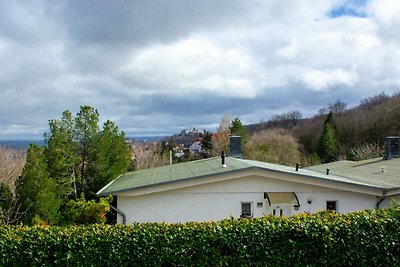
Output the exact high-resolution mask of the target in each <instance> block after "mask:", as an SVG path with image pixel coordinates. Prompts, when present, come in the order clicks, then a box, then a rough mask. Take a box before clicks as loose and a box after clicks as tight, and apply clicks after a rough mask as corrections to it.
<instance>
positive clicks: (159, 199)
mask: <svg viewBox="0 0 400 267" xmlns="http://www.w3.org/2000/svg"><path fill="white" fill-rule="evenodd" d="M264 192H295V193H296V195H297V197H298V198H299V202H300V205H301V206H300V209H299V210H298V211H295V210H294V208H293V206H289V205H278V206H279V209H283V214H284V215H285V216H290V215H294V214H296V213H303V212H305V211H307V212H315V211H317V210H324V209H325V208H326V201H337V209H338V211H339V212H341V213H346V212H350V211H355V210H361V209H367V208H368V209H374V208H375V205H376V202H377V201H378V199H379V198H378V197H376V196H371V195H366V194H360V193H354V192H349V191H341V190H335V189H329V188H324V187H319V186H311V185H306V184H301V183H293V182H287V181H280V180H276V179H270V178H265V177H260V176H249V177H242V178H237V179H234V180H227V181H221V182H214V183H208V184H204V185H197V186H191V187H187V188H182V189H175V190H169V191H165V192H158V193H151V194H146V195H140V196H129V193H128V194H127V193H125V195H118V208H119V209H120V210H122V211H123V212H124V213H125V214H126V216H127V223H128V224H130V223H132V222H171V223H175V222H186V221H211V220H220V219H224V218H228V217H230V216H233V217H235V218H238V217H239V216H240V214H241V202H251V203H252V210H253V215H254V216H255V217H259V216H263V215H265V214H272V212H273V209H276V213H277V214H279V209H277V208H278V207H276V206H273V207H270V206H269V205H268V204H267V201H266V200H265V199H264ZM309 197H312V199H313V200H312V203H311V204H308V203H307V199H308V198H309ZM258 202H261V203H263V204H262V207H257V203H258ZM118 221H119V222H121V218H118Z"/></svg>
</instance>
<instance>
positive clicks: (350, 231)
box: [0, 205, 400, 266]
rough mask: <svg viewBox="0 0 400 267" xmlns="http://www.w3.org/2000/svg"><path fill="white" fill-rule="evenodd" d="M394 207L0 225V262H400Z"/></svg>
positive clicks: (398, 210)
mask: <svg viewBox="0 0 400 267" xmlns="http://www.w3.org/2000/svg"><path fill="white" fill-rule="evenodd" d="M399 229H400V206H399V205H396V206H394V207H393V208H390V209H379V210H367V211H360V212H354V213H349V214H337V213H330V212H319V213H316V214H312V215H307V214H302V215H298V216H294V217H290V218H279V217H275V216H268V217H264V218H258V219H242V220H238V219H233V218H232V219H226V220H223V221H219V222H206V223H186V224H166V223H149V224H133V225H130V226H126V225H90V226H68V227H56V226H34V227H28V226H0V265H1V266H24V265H25V266H26V265H29V266H55V265H56V266H307V265H308V266H400V233H399Z"/></svg>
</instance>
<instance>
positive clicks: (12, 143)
mask: <svg viewBox="0 0 400 267" xmlns="http://www.w3.org/2000/svg"><path fill="white" fill-rule="evenodd" d="M166 137H168V136H156V135H154V136H127V137H126V138H127V139H137V140H140V141H147V142H152V141H160V140H162V139H164V138H166ZM30 144H36V145H38V146H44V145H45V142H44V140H43V139H42V140H30V139H18V140H17V139H15V140H12V139H10V140H0V146H5V147H10V148H13V149H21V150H27V149H28V148H29V145H30Z"/></svg>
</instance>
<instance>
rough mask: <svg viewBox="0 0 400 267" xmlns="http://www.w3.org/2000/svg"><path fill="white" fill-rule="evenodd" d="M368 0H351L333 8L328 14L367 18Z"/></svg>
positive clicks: (331, 15) (330, 15)
mask: <svg viewBox="0 0 400 267" xmlns="http://www.w3.org/2000/svg"><path fill="white" fill-rule="evenodd" d="M367 2H368V0H349V1H346V2H345V3H344V4H343V5H340V6H337V7H335V8H334V9H332V10H331V11H330V12H329V14H328V16H329V17H330V18H337V17H342V16H351V17H361V18H365V17H366V13H365V7H366V5H367Z"/></svg>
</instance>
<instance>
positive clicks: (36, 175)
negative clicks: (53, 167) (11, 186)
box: [16, 144, 61, 224]
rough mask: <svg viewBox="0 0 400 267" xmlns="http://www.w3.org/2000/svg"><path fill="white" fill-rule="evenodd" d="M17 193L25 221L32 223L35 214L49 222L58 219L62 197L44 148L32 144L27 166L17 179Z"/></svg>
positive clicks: (28, 153) (54, 221)
mask: <svg viewBox="0 0 400 267" xmlns="http://www.w3.org/2000/svg"><path fill="white" fill-rule="evenodd" d="M16 194H17V197H18V199H19V200H20V201H21V202H20V205H21V209H20V211H21V212H22V213H23V216H22V217H21V220H22V221H23V222H25V223H28V224H30V223H32V220H33V218H34V217H35V216H39V217H40V219H41V220H44V221H46V222H47V223H56V222H57V221H58V218H59V211H58V210H59V208H60V205H61V198H60V195H59V193H58V192H57V188H56V183H55V181H54V179H51V178H50V175H49V172H48V170H47V163H46V158H45V154H44V148H42V147H39V146H37V145H34V144H31V145H30V147H29V149H28V152H27V156H26V164H25V167H24V169H23V172H22V175H21V176H20V177H19V178H18V180H17V188H16Z"/></svg>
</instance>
